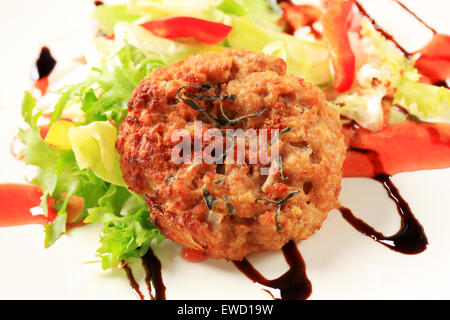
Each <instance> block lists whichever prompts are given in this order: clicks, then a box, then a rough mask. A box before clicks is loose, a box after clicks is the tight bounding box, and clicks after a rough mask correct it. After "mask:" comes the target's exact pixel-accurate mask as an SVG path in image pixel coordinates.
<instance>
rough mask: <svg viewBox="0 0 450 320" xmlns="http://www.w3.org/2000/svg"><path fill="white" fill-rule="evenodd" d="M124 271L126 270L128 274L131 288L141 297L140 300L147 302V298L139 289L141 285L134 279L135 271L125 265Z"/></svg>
mask: <svg viewBox="0 0 450 320" xmlns="http://www.w3.org/2000/svg"><path fill="white" fill-rule="evenodd" d="M123 270H125V273H126V274H127V278H128V282H129V283H130V287H131V288H132V289H133V290H134V292H136V294H137V295H138V296H139V299H141V300H145V297H144V295H143V294H142V291H141V289H140V287H139V283H137V281H136V280H135V279H134V276H133V271H132V270H131V268H130V267H129V266H128V265H124V266H123Z"/></svg>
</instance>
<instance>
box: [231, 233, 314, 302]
mask: <svg viewBox="0 0 450 320" xmlns="http://www.w3.org/2000/svg"><path fill="white" fill-rule="evenodd" d="M282 251H283V255H284V258H285V259H286V262H287V264H288V265H289V270H288V271H287V272H286V273H285V274H283V275H282V276H280V277H279V278H277V279H274V280H268V279H266V278H265V277H264V276H263V275H261V274H260V273H259V272H258V271H257V270H256V269H255V268H254V267H253V266H252V265H251V264H250V262H248V260H247V259H244V260H242V261H233V263H234V265H235V266H236V268H238V269H239V270H240V271H241V272H242V273H243V274H245V275H246V276H247V278H249V279H250V280H252V281H253V282H255V283H256V284H257V285H258V287H260V288H262V289H263V290H264V291H266V292H267V293H269V294H270V295H271V296H272V298H274V299H277V300H306V299H307V298H308V297H309V296H310V295H311V292H312V286H311V282H310V281H309V279H308V276H307V275H306V267H305V262H304V261H303V258H302V256H301V254H300V252H299V251H298V248H297V246H296V244H295V243H294V242H293V241H290V242H288V243H287V244H286V245H285V246H284V247H283V248H282Z"/></svg>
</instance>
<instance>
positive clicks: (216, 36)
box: [141, 17, 233, 44]
mask: <svg viewBox="0 0 450 320" xmlns="http://www.w3.org/2000/svg"><path fill="white" fill-rule="evenodd" d="M141 26H142V27H144V28H145V29H147V30H148V31H150V32H151V33H153V34H155V35H156V36H158V37H162V38H166V39H176V38H191V37H192V38H194V39H196V40H198V41H200V42H203V43H206V44H217V43H220V42H222V41H224V40H225V39H226V37H227V36H228V35H229V34H230V32H231V30H232V29H233V28H232V27H230V26H228V25H226V24H223V23H218V22H212V21H208V20H203V19H199V18H192V17H167V18H160V19H154V20H150V21H148V22H145V23H143V24H141Z"/></svg>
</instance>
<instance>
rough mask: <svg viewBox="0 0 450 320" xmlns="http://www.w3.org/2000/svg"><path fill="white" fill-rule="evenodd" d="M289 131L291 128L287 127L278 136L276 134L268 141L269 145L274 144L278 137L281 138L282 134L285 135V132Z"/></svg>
mask: <svg viewBox="0 0 450 320" xmlns="http://www.w3.org/2000/svg"><path fill="white" fill-rule="evenodd" d="M291 130H292V128H289V127H287V128H284V129H283V130H281V131H280V132H279V133H278V134H276V135H275V136H274V137H273V138H272V139H271V140H270V145H273V144H275V143H276V142H277V141H278V140H279V139H280V136H281V135H282V134H284V133H287V132H289V131H291Z"/></svg>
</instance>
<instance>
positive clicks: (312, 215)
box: [116, 50, 346, 260]
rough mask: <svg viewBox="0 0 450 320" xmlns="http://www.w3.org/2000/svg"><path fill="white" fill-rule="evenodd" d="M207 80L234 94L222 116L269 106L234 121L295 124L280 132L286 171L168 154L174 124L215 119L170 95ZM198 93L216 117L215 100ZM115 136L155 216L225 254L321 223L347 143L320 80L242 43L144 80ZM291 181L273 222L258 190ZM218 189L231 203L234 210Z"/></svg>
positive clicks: (187, 239)
mask: <svg viewBox="0 0 450 320" xmlns="http://www.w3.org/2000/svg"><path fill="white" fill-rule="evenodd" d="M204 84H210V85H212V88H211V89H209V90H208V91H207V92H204V93H203V92H201V93H198V92H197V93H196V94H207V95H220V94H224V93H225V92H227V93H228V94H234V95H235V96H236V99H235V101H227V102H224V104H223V106H224V111H225V113H226V114H227V115H228V117H229V118H234V117H237V116H242V115H247V114H252V113H256V112H258V111H261V110H262V109H266V111H265V112H264V113H263V114H262V115H260V116H258V117H252V118H246V119H244V120H242V121H240V122H239V123H238V125H237V126H235V127H232V128H234V129H236V128H242V129H243V130H246V129H249V128H254V129H256V130H258V129H280V130H282V129H285V128H288V127H289V128H291V129H292V130H291V131H289V132H286V133H284V134H283V135H282V136H280V155H281V157H282V160H283V172H284V175H285V176H286V177H287V179H282V177H281V175H280V174H277V175H276V176H274V177H270V178H268V177H267V176H264V175H261V173H260V170H259V169H260V166H259V165H257V164H256V165H238V164H225V165H223V166H218V165H215V164H213V165H208V164H205V163H202V164H200V165H188V164H184V165H183V164H182V165H176V164H174V163H173V162H172V161H171V158H170V157H171V151H172V149H173V148H174V146H175V145H176V144H177V142H172V141H171V135H172V133H173V132H174V131H175V130H177V129H182V128H183V129H187V130H188V131H189V132H191V133H192V132H193V127H194V124H193V123H194V121H195V120H202V121H203V130H204V131H205V130H207V129H209V128H214V127H215V125H214V124H212V123H210V121H208V119H207V118H206V117H205V116H204V115H201V114H200V113H199V112H197V111H195V110H193V109H191V108H190V107H188V106H187V105H186V104H184V103H183V102H182V101H181V100H178V99H177V98H176V93H177V90H178V89H179V88H181V87H183V86H186V85H204ZM201 103H202V106H203V107H204V108H209V109H208V111H209V112H211V113H212V114H214V115H215V116H216V117H219V111H218V104H217V103H214V104H213V105H209V106H208V105H207V104H206V103H204V102H201ZM116 146H117V149H118V151H119V153H120V155H121V167H122V170H123V173H124V178H125V181H126V182H127V184H128V185H129V187H130V189H131V190H133V191H135V192H138V193H141V194H146V199H147V203H148V205H149V208H150V211H151V218H152V221H153V222H154V223H155V224H156V225H157V226H158V227H159V228H160V229H161V230H162V231H163V232H164V234H165V235H166V236H167V237H168V238H171V239H172V240H174V241H176V242H179V243H181V244H183V245H185V246H188V247H193V248H197V249H202V250H204V251H205V253H206V254H207V255H209V256H211V257H214V258H227V259H232V260H240V259H242V258H243V257H245V255H247V254H248V253H250V252H254V251H262V250H271V249H278V248H280V247H281V246H283V245H284V244H285V243H286V242H287V241H289V240H291V239H294V240H300V239H306V238H307V237H309V236H311V235H312V234H313V233H314V231H316V230H317V229H319V228H320V226H321V225H322V223H323V221H324V220H325V218H326V216H327V213H328V212H329V211H330V210H331V209H333V208H334V206H335V205H336V202H337V198H338V196H339V192H340V185H341V179H342V164H343V161H344V157H345V149H346V147H345V145H344V142H343V137H342V134H341V131H340V124H339V121H338V115H337V113H336V112H335V111H334V110H332V109H331V108H328V107H327V104H326V100H325V98H324V96H323V94H322V92H321V91H320V89H318V88H316V87H314V86H313V85H311V84H309V83H307V82H305V81H303V80H302V79H299V78H297V77H295V76H293V75H289V74H286V65H285V63H284V61H283V60H281V59H278V58H274V57H268V56H265V55H263V54H259V53H253V52H250V51H245V50H240V51H235V50H224V51H222V52H209V53H204V54H199V55H195V56H192V57H189V58H187V59H186V60H184V61H181V62H179V63H176V64H174V65H171V66H169V67H167V68H164V69H159V70H157V71H156V72H155V73H154V74H152V75H151V76H150V77H148V78H147V79H145V80H143V81H142V82H141V83H140V84H139V85H138V87H137V88H136V89H135V91H134V93H133V97H132V99H131V100H130V102H129V114H128V116H127V117H126V118H125V120H124V122H123V124H122V125H121V127H120V133H119V138H118V141H117V144H116ZM218 181H219V182H220V181H221V183H217V182H218ZM204 187H206V188H207V190H208V191H209V192H210V193H211V194H212V195H213V196H214V197H215V198H216V199H217V200H218V201H217V203H216V204H215V205H214V208H213V210H211V211H213V212H209V210H208V208H207V206H206V203H205V201H204V198H203V194H202V190H203V188H204ZM292 191H300V192H299V193H298V194H297V195H295V196H294V197H292V198H291V199H289V201H287V202H286V203H285V204H283V206H282V207H281V212H280V215H279V219H278V222H279V224H280V226H281V230H277V226H276V221H275V209H276V205H274V204H273V203H270V202H268V201H257V202H256V203H255V200H256V199H261V198H267V199H273V200H279V199H282V198H284V197H286V196H287V195H288V194H289V193H290V192H292ZM225 196H226V197H227V198H228V200H229V202H230V203H231V204H232V207H233V208H234V211H233V212H232V213H231V214H230V213H229V212H228V214H227V206H226V202H225V201H224V200H223V199H224V197H225Z"/></svg>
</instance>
